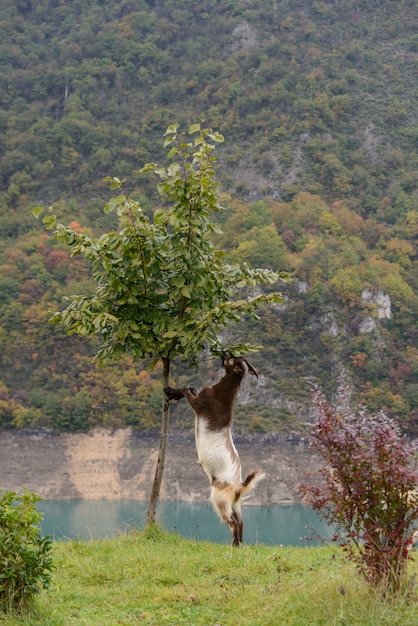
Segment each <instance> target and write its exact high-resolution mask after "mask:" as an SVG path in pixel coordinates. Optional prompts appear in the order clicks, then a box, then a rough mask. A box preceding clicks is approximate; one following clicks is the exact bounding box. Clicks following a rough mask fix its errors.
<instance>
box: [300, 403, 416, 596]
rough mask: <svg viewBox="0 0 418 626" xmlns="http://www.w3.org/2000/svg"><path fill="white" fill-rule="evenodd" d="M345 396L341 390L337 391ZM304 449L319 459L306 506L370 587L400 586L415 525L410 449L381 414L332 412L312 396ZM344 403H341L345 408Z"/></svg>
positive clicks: (388, 588) (413, 465)
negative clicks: (317, 478) (313, 412)
mask: <svg viewBox="0 0 418 626" xmlns="http://www.w3.org/2000/svg"><path fill="white" fill-rule="evenodd" d="M340 397H341V399H344V393H342V394H340ZM314 399H315V403H316V405H317V407H318V410H319V419H318V421H317V423H316V424H315V426H314V427H313V429H312V432H311V447H312V449H313V450H315V451H317V452H319V453H320V454H321V455H322V457H323V459H324V460H325V465H324V467H323V468H322V470H321V472H320V473H321V476H322V478H323V482H322V483H321V484H320V485H317V486H315V485H303V487H302V492H303V493H304V495H305V496H306V497H307V500H308V501H309V502H310V503H311V504H312V506H313V508H314V509H315V510H317V511H320V512H321V514H322V517H323V519H325V520H326V521H327V522H328V523H329V524H331V525H332V526H333V527H334V529H335V534H334V537H333V541H338V542H339V543H340V544H341V545H342V547H343V549H344V550H345V551H346V553H347V554H348V556H349V558H350V559H352V560H354V561H355V562H356V564H357V566H358V567H359V570H360V571H361V573H362V574H363V575H364V576H365V578H366V579H367V581H368V582H370V583H371V584H372V585H375V586H378V585H382V587H383V589H384V590H385V591H389V592H393V591H396V590H397V589H399V587H400V585H401V582H402V580H403V579H404V576H405V574H406V564H407V560H408V557H409V554H410V550H411V547H412V544H413V534H414V529H415V526H416V522H417V520H418V493H417V491H416V485H417V480H418V474H417V470H416V463H415V449H414V447H413V445H412V444H411V443H408V442H407V441H406V439H405V438H404V437H403V435H402V434H401V431H400V429H399V426H398V425H397V423H396V422H395V421H394V420H393V419H391V418H389V417H388V416H387V415H385V414H384V413H378V414H377V415H374V416H370V415H367V413H366V412H365V411H364V410H362V409H359V410H357V411H356V412H353V411H352V410H350V409H349V408H338V407H335V406H332V405H331V404H329V403H327V402H326V401H325V400H324V399H323V398H322V397H321V395H320V394H319V393H318V392H315V394H314ZM345 404H346V403H345Z"/></svg>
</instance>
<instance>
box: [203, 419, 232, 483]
mask: <svg viewBox="0 0 418 626" xmlns="http://www.w3.org/2000/svg"><path fill="white" fill-rule="evenodd" d="M196 452H197V458H198V461H199V463H200V464H201V466H202V468H203V470H204V472H205V473H206V475H207V476H208V477H209V479H210V480H211V481H212V480H213V479H216V480H217V481H219V482H224V483H228V484H230V485H233V486H235V487H236V488H239V487H240V485H241V463H240V460H239V456H238V452H237V451H236V448H235V446H234V442H233V441H232V436H231V430H230V429H229V428H224V429H222V430H220V431H213V430H210V429H208V427H207V425H206V422H205V420H204V419H199V418H197V420H196Z"/></svg>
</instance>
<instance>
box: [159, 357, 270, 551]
mask: <svg viewBox="0 0 418 626" xmlns="http://www.w3.org/2000/svg"><path fill="white" fill-rule="evenodd" d="M222 364H223V366H224V368H225V371H226V373H225V376H224V377H223V378H222V379H221V380H220V381H219V382H218V383H217V384H216V385H213V386H212V387H204V388H203V389H202V390H201V391H200V392H199V393H198V392H197V391H196V389H193V387H185V388H184V389H173V388H172V387H166V388H165V389H164V393H165V396H166V398H167V399H168V400H180V399H181V398H186V400H187V401H188V403H189V404H190V406H191V407H192V409H193V411H194V414H195V436H196V452H197V460H198V462H199V463H200V465H201V466H202V469H203V471H204V472H205V474H206V475H207V476H208V478H209V480H210V483H211V495H210V500H211V502H212V504H213V507H214V509H215V510H216V512H217V513H218V515H219V517H220V518H221V520H223V521H224V522H225V523H226V524H228V526H229V528H230V530H231V534H232V545H233V546H239V545H240V544H241V543H242V531H243V523H242V515H241V496H242V495H243V494H245V493H248V492H249V491H251V490H252V489H253V488H254V487H255V485H256V484H257V483H258V482H259V481H260V480H262V479H263V478H264V477H265V474H264V473H263V472H261V471H260V470H255V471H253V472H251V474H249V475H248V476H247V478H246V479H245V480H244V481H243V480H242V477H241V463H240V460H239V456H238V452H237V450H236V448H235V446H234V442H233V440H232V433H231V425H232V414H233V408H234V403H235V398H236V396H237V394H238V391H239V388H240V385H241V382H242V379H243V378H244V376H245V375H246V374H247V373H249V374H254V375H255V376H257V378H258V374H257V371H256V370H255V369H254V367H253V366H252V365H251V364H250V363H248V361H246V360H245V359H244V357H232V356H231V355H230V354H229V353H228V352H226V353H225V354H224V355H223V363H222Z"/></svg>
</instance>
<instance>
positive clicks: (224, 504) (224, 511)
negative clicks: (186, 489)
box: [210, 485, 243, 546]
mask: <svg viewBox="0 0 418 626" xmlns="http://www.w3.org/2000/svg"><path fill="white" fill-rule="evenodd" d="M231 489H232V487H224V488H221V489H219V488H217V487H215V486H213V485H212V492H211V497H210V499H211V502H212V505H213V508H214V509H215V511H216V512H217V513H218V515H219V517H220V518H221V520H222V521H223V522H225V524H227V525H228V527H229V530H230V531H231V536H232V545H233V546H239V545H241V543H242V530H243V524H242V520H241V514H240V510H239V507H237V509H238V510H234V508H233V504H232V502H233V499H234V498H235V492H233V493H231Z"/></svg>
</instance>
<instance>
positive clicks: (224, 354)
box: [222, 351, 232, 365]
mask: <svg viewBox="0 0 418 626" xmlns="http://www.w3.org/2000/svg"><path fill="white" fill-rule="evenodd" d="M229 359H232V354H231V353H230V352H228V351H226V352H222V365H224V364H225V363H226V362H227V361H229Z"/></svg>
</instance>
